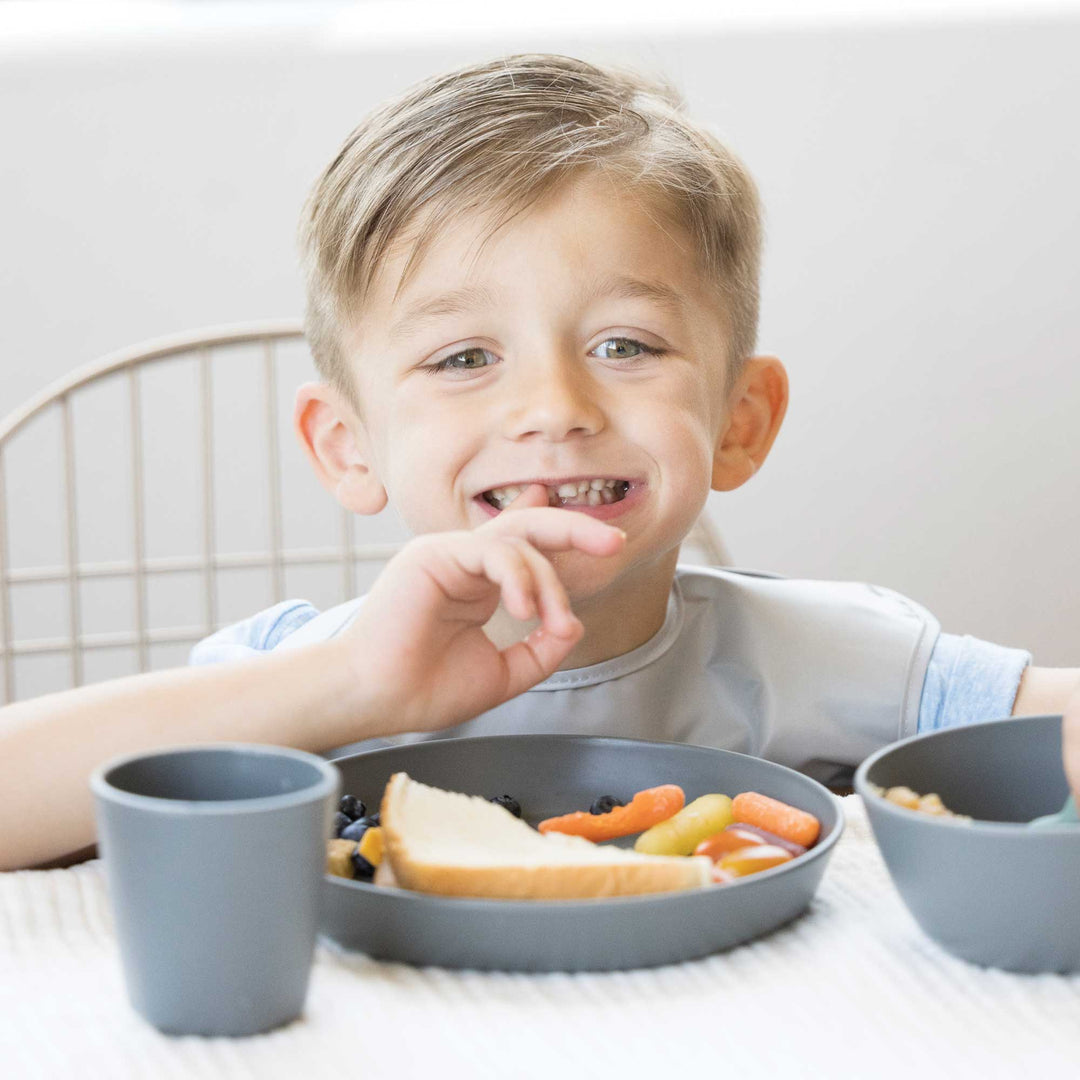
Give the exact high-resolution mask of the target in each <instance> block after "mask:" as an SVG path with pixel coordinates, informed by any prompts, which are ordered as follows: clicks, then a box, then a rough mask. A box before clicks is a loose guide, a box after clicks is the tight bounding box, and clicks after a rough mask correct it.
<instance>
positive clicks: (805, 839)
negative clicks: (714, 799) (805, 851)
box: [731, 791, 821, 847]
mask: <svg viewBox="0 0 1080 1080" xmlns="http://www.w3.org/2000/svg"><path fill="white" fill-rule="evenodd" d="M731 808H732V810H733V811H734V815H735V820H736V821H741V822H743V823H745V824H747V825H756V826H757V827H758V828H759V829H766V830H767V831H768V832H771V833H775V834H776V835H777V836H779V837H782V838H783V839H784V840H790V841H791V842H792V843H793V844H802V846H803V847H810V846H811V845H812V844H813V843H814V841H815V840H817V838H818V833H819V832H820V831H821V822H820V821H818V819H817V818H816V817H814V815H813V814H808V813H807V812H806V811H805V810H797V809H796V808H795V807H794V806H788V804H787V803H784V802H780V800H779V799H770V798H769V796H768V795H760V794H758V792H756V791H744V792H743V793H742V794H741V795H736V796H735V798H734V799H733V800H732V803H731Z"/></svg>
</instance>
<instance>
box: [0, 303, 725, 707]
mask: <svg viewBox="0 0 1080 1080" xmlns="http://www.w3.org/2000/svg"><path fill="white" fill-rule="evenodd" d="M284 347H290V348H293V349H296V348H300V349H302V350H303V352H304V353H305V354H306V347H305V346H304V344H303V333H302V329H301V325H300V323H299V321H296V320H283V321H276V322H264V323H258V324H251V325H243V326H230V327H220V328H213V329H209V330H203V331H200V332H197V333H190V334H184V335H180V336H175V337H170V338H163V339H157V340H154V341H150V342H145V343H142V344H140V345H136V346H133V347H131V348H128V349H124V350H121V351H119V352H116V353H113V354H112V355H110V356H107V357H105V358H103V359H101V360H99V361H96V362H94V363H91V364H88V365H86V366H85V367H82V368H80V369H78V370H76V371H74V372H72V373H71V374H70V375H68V376H67V377H65V378H63V379H61V380H59V381H58V382H56V383H54V384H53V385H52V386H49V387H48V388H46V389H45V390H44V391H42V392H41V393H40V394H38V395H37V396H36V397H34V398H33V399H31V400H30V401H28V402H26V403H25V404H24V405H23V406H22V407H20V408H18V409H16V410H15V411H14V412H13V413H11V414H10V415H9V416H7V417H6V418H4V419H2V420H0V704H3V703H5V702H7V701H13V700H15V699H16V698H17V697H19V696H25V694H24V695H20V694H19V686H18V685H17V677H16V668H17V662H18V661H19V660H20V658H24V657H54V658H57V657H59V658H66V660H65V666H66V668H67V673H66V677H65V679H64V681H65V682H66V684H67V685H71V686H78V685H81V684H83V683H84V682H86V681H93V680H92V679H90V680H88V679H87V677H86V672H85V670H84V668H85V666H86V658H87V656H88V655H90V654H92V653H93V652H95V651H96V650H114V651H115V650H121V651H123V650H127V651H128V652H129V653H131V654H132V655H131V661H132V662H131V664H130V665H129V670H138V671H146V670H148V669H150V668H151V667H156V666H167V664H162V663H159V662H156V661H154V659H153V657H152V652H153V650H154V647H155V646H159V645H163V644H164V645H173V646H185V647H186V646H190V645H191V644H193V643H194V642H196V641H198V640H199V639H200V638H202V637H204V636H206V635H207V634H209V633H211V632H213V631H214V630H215V629H217V628H218V627H219V626H220V625H221V624H222V623H224V622H228V621H231V620H229V619H222V618H220V616H219V603H218V596H217V592H218V590H217V588H216V585H217V579H218V577H219V575H221V574H222V573H224V572H226V571H228V570H236V569H238V568H249V569H262V570H265V571H268V582H269V588H268V590H267V592H266V595H265V596H263V597H261V598H260V604H259V605H258V606H263V607H265V606H269V605H270V604H272V603H275V602H277V601H279V600H282V599H285V598H286V589H285V585H286V582H285V577H286V572H287V571H288V570H289V569H290V568H294V567H322V568H324V569H330V568H337V570H338V571H339V575H338V582H339V585H338V587H337V590H336V595H335V596H333V597H332V598H325V597H324V598H323V599H324V602H336V601H340V600H346V599H348V598H350V597H352V596H354V595H355V594H356V592H357V590H358V584H360V582H359V579H360V578H364V579H365V580H370V578H371V576H372V575H373V574H374V572H376V570H377V567H378V566H379V565H381V564H382V563H384V562H385V561H386V560H387V559H389V558H390V556H391V555H393V553H394V552H395V551H396V550H397V549H398V547H399V546H400V544H401V543H402V542H403V540H404V536H403V535H402V537H401V538H400V539H394V540H391V541H387V540H386V539H379V540H369V541H368V542H360V541H359V539H358V537H357V531H358V528H361V529H362V528H364V525H365V522H367V520H368V519H363V518H359V519H358V518H356V517H354V516H353V515H351V514H348V513H345V512H340V531H339V532H338V535H337V538H336V542H335V543H332V544H329V545H326V546H315V547H312V546H303V547H296V546H288V545H287V544H286V542H285V532H286V529H285V525H286V517H285V511H284V509H283V506H284V502H285V499H284V498H283V494H284V489H283V473H282V446H281V443H282V431H284V430H286V427H287V424H286V423H285V422H284V419H283V415H284V409H283V407H282V402H281V399H279V396H278V383H279V377H278V368H279V350H280V349H282V348H284ZM252 350H257V351H258V353H259V354H261V364H260V365H259V366H260V367H261V381H262V384H263V385H262V391H263V393H262V403H261V404H260V406H259V408H260V409H261V410H262V412H263V421H262V424H261V427H262V429H263V432H262V434H263V435H265V437H266V445H265V449H266V453H265V467H266V470H267V477H266V481H267V490H268V493H269V497H268V507H267V511H268V512H267V515H266V517H267V520H266V521H265V526H266V528H265V532H266V537H267V543H266V546H265V548H264V549H261V550H241V551H236V550H232V551H227V550H221V549H220V545H219V543H218V538H217V532H216V529H215V519H216V517H217V515H218V512H219V510H220V505H219V498H218V496H217V494H216V491H215V459H214V446H215V438H216V436H217V435H218V434H220V429H219V428H218V427H216V425H215V418H214V409H215V403H214V383H215V377H214V373H215V370H217V366H218V365H225V364H228V363H229V361H230V359H231V358H233V357H235V356H236V355H237V354H238V352H240V351H243V353H244V355H245V356H247V357H248V359H249V361H250V358H251V355H252ZM175 360H186V361H189V362H192V363H190V367H191V368H192V370H193V371H194V372H195V373H196V374H195V378H196V380H197V383H198V386H197V391H196V400H197V402H198V426H199V433H198V435H199V446H200V450H199V455H200V458H201V460H200V463H199V473H200V478H201V492H200V501H201V510H200V511H199V513H200V514H201V521H200V522H199V529H198V531H199V535H200V537H201V540H200V542H199V543H198V544H197V545H193V546H195V547H197V550H192V551H189V552H187V553H184V554H170V555H168V556H154V555H151V554H148V553H147V544H146V515H145V495H146V488H145V485H146V480H145V476H146V471H147V457H146V455H147V448H148V445H150V443H149V442H148V439H147V432H146V431H145V430H144V428H145V426H146V425H145V421H144V418H143V389H142V384H143V379H144V372H145V371H146V369H147V368H149V367H150V366H151V365H157V364H161V363H163V362H166V361H175ZM185 370H186V369H185ZM105 380H113V381H114V382H115V381H116V380H123V381H124V382H126V392H125V393H124V397H126V405H125V406H124V407H122V410H121V411H122V412H123V413H126V416H123V415H121V416H117V415H116V414H115V410H113V411H111V412H109V413H107V414H106V415H107V417H108V419H109V421H110V422H111V423H123V424H125V425H126V426H127V429H128V433H127V438H128V441H129V445H130V451H131V453H130V462H129V463H128V466H127V467H128V469H129V480H128V482H129V485H130V487H129V491H130V496H131V502H132V505H131V507H130V511H131V513H130V523H131V532H132V535H131V536H130V537H129V540H128V543H129V544H130V551H131V554H130V557H128V558H110V559H97V560H93V561H86V560H84V559H83V558H82V557H81V556H80V547H81V545H80V527H79V520H78V517H77V512H76V511H77V507H80V505H81V500H83V499H86V498H88V497H89V496H90V495H92V494H93V493H92V492H86V491H81V490H79V484H78V477H77V473H78V470H77V468H76V462H77V458H78V454H79V447H78V446H77V445H76V442H77V439H76V425H75V424H74V423H73V419H72V417H73V409H74V408H75V407H76V402H77V401H78V400H79V398H80V396H81V395H83V394H85V393H86V391H87V390H88V388H90V387H93V386H96V385H97V384H100V383H102V382H103V381H105ZM50 414H53V415H55V414H58V415H59V428H60V441H61V444H62V446H61V453H60V463H59V471H60V472H61V473H62V493H61V494H62V499H61V506H62V511H61V532H62V538H63V544H62V551H63V555H62V558H61V561H60V563H59V564H56V563H55V561H54V563H53V564H52V565H47V564H46V565H26V564H25V559H24V560H20V562H21V563H23V564H21V565H18V566H16V565H13V561H12V558H11V554H12V553H11V547H10V544H9V539H10V530H9V525H10V523H11V516H10V515H11V512H12V511H11V508H10V507H9V506H8V503H7V498H8V495H7V491H8V490H9V488H10V485H9V484H6V483H5V481H6V480H7V479H9V478H8V476H7V474H6V468H7V466H8V462H9V458H10V450H11V447H12V446H13V445H15V444H16V443H17V441H18V438H19V437H20V436H25V435H26V434H27V433H28V432H30V431H31V430H32V429H33V428H34V425H35V424H41V423H44V422H45V418H46V417H48V416H50ZM289 450H290V452H292V448H291V447H290V448H289ZM296 452H297V453H299V451H296ZM297 475H300V474H299V473H298V474H297ZM307 482H308V483H311V484H313V483H314V480H313V479H312V478H310V476H308V478H307ZM15 512H16V513H17V512H18V510H16V511H15ZM335 513H336V510H335ZM380 516H381V515H380ZM369 531H370V529H369ZM382 532H383V533H385V529H384V530H382ZM683 558H684V560H685V561H691V562H703V563H706V564H711V565H727V564H729V563H730V558H729V556H728V554H727V552H726V550H725V548H724V545H723V542H722V540H721V538H720V535H719V533H718V531H717V529H716V527H715V526H714V525H713V524H712V523H711V522H710V521H709V519H708V518H707V517H705V516H704V515H703V516H702V517H701V519H699V521H698V522H697V524H696V526H695V528H694V530H693V532H692V533H691V535H690V536H689V537H688V538H687V541H686V544H685V545H684V549H683ZM364 564H371V565H369V566H368V567H367V569H366V572H364V573H360V574H358V568H359V567H361V566H364ZM180 574H187V575H189V577H190V576H191V575H193V574H194V575H197V577H198V579H199V580H200V581H201V609H202V615H201V619H199V620H197V621H195V622H192V621H191V620H190V619H188V620H187V621H186V622H185V623H183V624H179V625H156V626H151V625H150V623H151V619H150V617H149V612H148V600H147V591H148V585H149V583H150V582H151V581H153V580H155V579H159V578H161V577H164V576H167V575H180ZM118 581H122V582H130V583H131V584H132V586H133V594H134V603H133V620H132V623H133V625H131V626H130V628H129V629H125V630H110V631H108V632H86V631H85V630H84V626H83V621H84V620H83V615H84V612H83V601H82V587H83V586H85V585H86V584H87V583H93V582H118ZM49 583H52V584H54V585H59V586H60V587H61V589H62V590H63V593H64V599H63V604H64V607H65V609H66V610H65V615H64V621H65V622H66V629H65V632H63V633H60V634H52V635H38V636H31V637H26V636H21V635H20V633H19V627H18V625H17V623H18V621H19V620H18V619H17V618H16V617H15V614H14V612H13V604H12V592H13V589H14V588H20V587H22V586H30V585H38V586H40V585H47V584H49ZM361 587H362V586H361ZM254 610H257V607H253V608H251V611H252V612H253V611H254ZM172 662H173V663H175V662H177V661H176V659H175V651H174V654H173V659H172ZM63 688H64V687H63V686H61V685H49V686H48V687H46V689H63ZM41 689H42V688H41V687H38V688H37V692H40V691H41Z"/></svg>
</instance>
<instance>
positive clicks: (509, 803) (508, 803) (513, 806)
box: [488, 795, 521, 817]
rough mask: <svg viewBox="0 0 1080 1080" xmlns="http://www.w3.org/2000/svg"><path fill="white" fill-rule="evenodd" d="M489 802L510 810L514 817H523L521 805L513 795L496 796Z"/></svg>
mask: <svg viewBox="0 0 1080 1080" xmlns="http://www.w3.org/2000/svg"><path fill="white" fill-rule="evenodd" d="M488 802H493V803H494V804H495V805H496V806H501V807H502V808H503V809H504V810H509V811H510V813H511V814H513V815H514V817H521V803H519V802H518V801H517V799H515V798H514V797H513V796H511V795H494V796H492V797H491V798H490V799H488Z"/></svg>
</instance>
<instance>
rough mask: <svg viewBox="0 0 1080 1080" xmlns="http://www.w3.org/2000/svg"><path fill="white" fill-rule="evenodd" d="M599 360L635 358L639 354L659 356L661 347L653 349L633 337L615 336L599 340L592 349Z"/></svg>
mask: <svg viewBox="0 0 1080 1080" xmlns="http://www.w3.org/2000/svg"><path fill="white" fill-rule="evenodd" d="M593 352H594V353H599V354H600V359H601V360H636V359H638V358H639V357H641V356H659V355H660V353H661V352H662V350H661V349H654V348H653V347H652V346H651V345H646V344H645V343H644V342H643V341H636V340H635V339H634V338H625V337H616V338H608V339H607V341H602V342H600V344H599V345H597V346H596V348H595V349H594V350H593Z"/></svg>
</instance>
